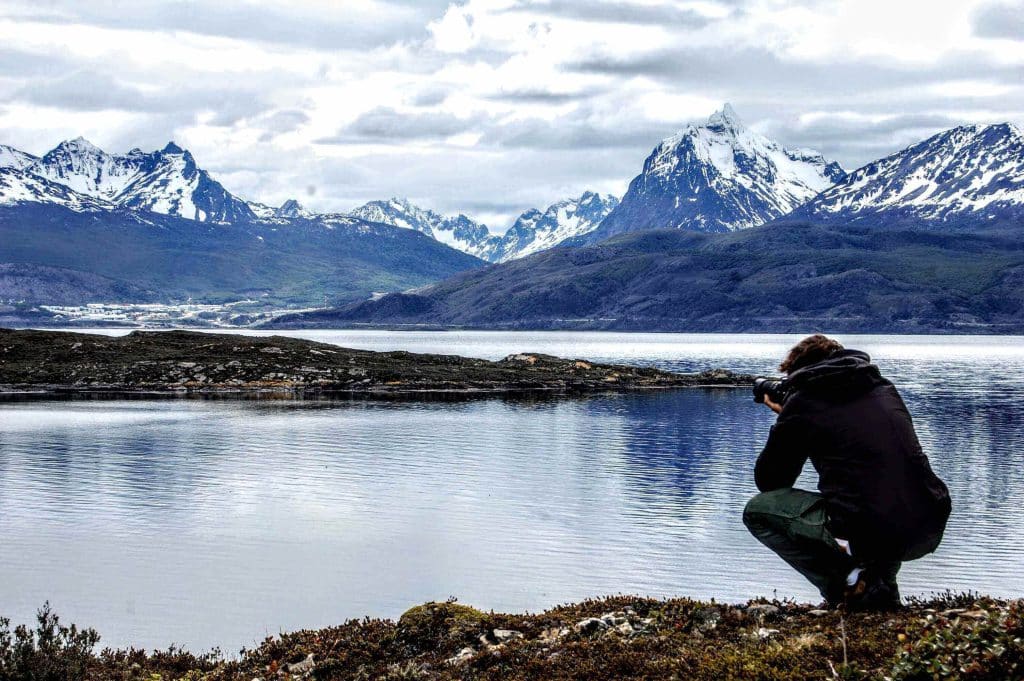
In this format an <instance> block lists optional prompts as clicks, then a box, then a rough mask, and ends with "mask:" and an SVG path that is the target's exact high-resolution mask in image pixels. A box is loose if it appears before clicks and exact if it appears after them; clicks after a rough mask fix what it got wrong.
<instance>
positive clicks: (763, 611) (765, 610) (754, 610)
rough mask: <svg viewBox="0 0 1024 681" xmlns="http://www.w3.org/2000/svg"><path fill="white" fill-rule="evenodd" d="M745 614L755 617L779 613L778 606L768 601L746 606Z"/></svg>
mask: <svg viewBox="0 0 1024 681" xmlns="http://www.w3.org/2000/svg"><path fill="white" fill-rule="evenodd" d="M747 614H748V615H752V616H755V617H771V616H773V615H778V614H779V609H778V607H776V606H774V605H772V604H770V603H758V604H756V605H751V606H750V607H748V608H747Z"/></svg>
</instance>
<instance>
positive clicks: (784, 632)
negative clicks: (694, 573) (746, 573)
mask: <svg viewBox="0 0 1024 681" xmlns="http://www.w3.org/2000/svg"><path fill="white" fill-rule="evenodd" d="M98 643H99V636H98V634H96V632H94V631H92V630H90V629H85V630H79V629H78V628H76V627H75V626H73V625H72V626H65V625H63V624H62V623H61V622H60V620H59V618H58V617H57V616H56V615H55V614H53V613H52V612H51V611H50V610H49V608H48V607H46V606H44V608H43V609H42V610H40V612H39V615H38V622H37V625H36V627H35V629H30V628H28V627H25V626H20V627H17V628H16V629H14V630H12V629H11V628H10V625H9V622H7V621H6V620H3V619H0V679H3V680H4V681H8V680H9V681H64V680H70V679H86V680H90V681H91V680H94V679H95V680H98V679H104V680H120V681H135V680H140V681H142V680H145V681H165V680H171V679H187V680H189V681H199V680H208V681H221V680H225V681H226V680H236V679H241V680H244V681H253V680H254V679H260V680H262V681H270V680H271V679H282V680H285V679H287V680H290V679H358V680H361V681H362V680H365V681H369V680H370V679H385V680H391V679H993V680H996V679H998V680H1000V681H1002V680H1004V679H1024V602H1022V601H1001V600H996V599H991V598H985V597H978V596H974V595H970V594H966V595H946V596H943V597H939V598H935V599H932V600H928V601H915V602H913V603H912V604H911V605H910V606H909V607H908V608H907V609H906V610H904V611H901V612H899V613H873V614H847V615H845V616H844V615H841V614H840V613H838V612H835V611H822V610H816V609H814V608H813V607H812V606H808V605H798V604H794V603H782V602H772V603H764V602H751V603H748V604H746V605H744V606H730V605H721V604H717V603H715V602H710V603H704V602H698V601H691V600H687V599H672V600H663V601H660V600H652V599H646V598H637V597H625V596H620V597H612V598H607V599H601V600H589V601H585V602H582V603H578V604H573V605H566V606H561V607H558V608H554V609H552V610H549V611H547V612H544V613H541V614H536V615H529V614H528V615H507V614H497V613H485V612H481V611H479V610H475V609H473V608H470V607H467V606H464V605H460V604H458V603H454V602H448V603H427V604H424V605H421V606H417V607H415V608H412V609H411V610H409V611H408V612H406V613H405V614H404V615H403V616H402V617H401V618H400V619H399V620H398V622H393V621H390V620H376V619H365V620H351V621H349V622H346V623H344V624H341V625H339V626H336V627H331V628H327V629H320V630H316V631H312V630H310V631H298V632H295V633H291V634H285V635H283V636H281V637H278V638H268V639H267V640H266V641H265V642H264V643H263V644H262V645H261V646H259V647H258V648H256V649H255V650H243V651H242V652H241V654H240V655H239V656H238V657H237V658H236V659H232V660H226V659H224V658H222V657H221V656H220V655H219V653H216V652H214V653H210V654H207V655H204V656H196V655H193V654H192V653H188V652H185V651H181V650H176V649H171V650H168V651H162V652H153V653H146V652H143V651H138V650H110V649H105V650H102V651H100V652H96V649H97V647H98Z"/></svg>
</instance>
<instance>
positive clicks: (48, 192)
mask: <svg viewBox="0 0 1024 681" xmlns="http://www.w3.org/2000/svg"><path fill="white" fill-rule="evenodd" d="M19 203H53V204H57V205H59V206H64V207H66V208H70V209H72V210H76V211H83V210H112V209H113V208H114V205H113V204H112V203H110V202H109V201H104V200H102V199H94V198H92V197H91V196H86V195H85V194H80V193H78V192H76V191H74V190H73V189H69V188H68V187H65V186H64V185H62V184H58V183H56V182H51V181H50V180H47V179H46V178H44V177H39V176H38V175H32V174H30V173H26V172H24V171H21V170H19V169H17V168H13V167H6V168H0V205H14V204H19Z"/></svg>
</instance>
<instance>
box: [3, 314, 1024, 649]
mask: <svg viewBox="0 0 1024 681" xmlns="http://www.w3.org/2000/svg"><path fill="white" fill-rule="evenodd" d="M103 333H124V331H109V330H108V331H103ZM278 333H282V332H278ZM287 334H288V335H294V336H301V337H305V338H311V339H313V340H319V341H323V342H329V343H335V344H338V345H342V346H347V347H357V348H366V349H372V350H392V349H404V350H411V351H417V352H441V353H450V354H461V355H467V356H476V357H484V358H488V359H498V358H501V357H503V356H505V355H508V354H511V353H513V352H544V353H548V354H553V355H559V356H566V357H579V358H585V359H590V360H595V361H617V362H629V363H637V364H645V365H652V366H658V367H661V368H666V369H672V370H678V371H693V370H701V369H706V368H711V367H726V368H730V369H734V370H737V371H747V372H753V373H759V374H770V373H772V372H773V368H774V366H775V365H777V363H778V361H779V359H780V358H781V356H782V355H783V354H784V353H785V351H786V349H787V348H788V347H790V346H791V345H792V344H793V343H794V342H795V341H796V340H798V337H796V336H778V335H772V336H753V335H715V334H701V335H693V334H625V333H595V332H585V333H573V332H537V333H534V332H401V333H398V332H384V331H301V332H287ZM840 340H841V341H843V342H844V343H845V344H846V345H847V346H848V347H856V348H859V349H863V350H866V351H868V352H870V353H871V354H872V355H873V357H874V359H875V361H876V362H877V363H878V364H879V365H880V366H881V368H882V370H883V373H885V374H886V375H887V376H889V377H890V378H892V379H893V380H894V381H895V382H896V383H897V385H898V387H899V388H900V390H901V392H902V393H903V395H904V398H905V400H906V401H907V403H908V406H909V408H910V411H911V413H912V414H913V416H914V418H915V422H916V424H917V428H918V432H919V435H920V436H921V440H922V443H923V444H924V446H925V449H926V451H927V452H928V454H929V456H930V457H931V460H932V465H933V467H934V468H935V469H936V471H937V472H938V473H939V474H940V476H941V477H942V478H943V479H944V480H946V482H947V484H948V485H949V486H950V488H951V491H952V494H953V498H954V515H953V518H952V520H951V523H950V527H949V530H948V532H947V536H946V539H945V541H944V542H943V544H942V546H941V547H940V549H939V551H938V552H937V553H936V554H934V555H931V556H928V557H926V558H924V559H922V560H920V561H916V562H914V563H911V564H908V565H907V566H905V568H904V571H903V573H901V585H902V588H903V590H904V593H905V594H928V593H930V592H935V591H943V590H946V589H951V590H968V589H972V590H975V591H980V592H984V593H989V594H993V595H997V596H1019V595H1020V594H1021V592H1022V591H1024V557H1022V555H1021V553H1020V551H1019V550H1018V549H1017V548H1016V536H1015V535H1016V533H1017V532H1019V530H1020V528H1022V527H1024V506H1022V504H1021V503H1020V500H1021V499H1022V498H1024V496H1022V493H1024V479H1022V476H1021V461H1022V454H1021V452H1022V451H1024V432H1022V428H1021V424H1022V423H1024V407H1022V406H1021V405H1022V404H1024V380H1022V378H1021V377H1022V376H1024V344H1022V343H1021V339H1020V338H1017V337H896V336H840ZM773 419H774V415H773V414H771V413H770V412H769V411H768V410H767V409H765V408H764V407H761V406H759V405H755V404H754V403H753V402H752V401H751V398H750V395H749V393H748V391H746V390H732V389H713V390H682V391H673V392H657V393H646V394H645V393H639V394H624V395H622V394H620V395H615V394H609V395H597V396H590V397H586V398H577V399H564V398H531V399H522V398H519V399H502V398H488V399H474V400H431V401H406V400H373V399H355V400H348V399H346V400H279V399H161V400H153V399H147V400H138V399H131V400H127V399H120V400H11V399H7V400H4V401H2V402H0V615H3V616H7V617H10V618H12V620H14V621H17V622H25V621H29V620H30V619H31V617H32V614H33V612H34V610H35V608H37V607H38V606H39V605H41V604H42V603H43V602H44V601H45V600H50V602H51V603H52V604H53V606H54V608H55V609H56V610H57V612H59V613H60V614H61V615H62V616H63V617H65V618H66V619H68V620H71V621H75V622H78V623H80V624H85V625H89V626H94V627H96V628H97V629H99V631H100V632H101V634H102V635H103V636H104V640H103V642H104V643H105V644H108V645H136V646H144V647H147V648H151V647H156V646H160V647H163V646H166V645H168V644H170V643H177V644H181V645H185V646H187V647H189V648H191V649H193V650H203V649H206V648H209V647H211V646H221V647H223V648H224V649H225V650H226V651H228V652H232V651H235V650H237V649H238V648H239V647H240V646H243V645H247V646H251V645H253V644H255V643H256V642H258V641H259V640H261V639H262V638H263V637H264V636H267V635H274V634H276V633H278V632H280V631H288V630H293V629H298V628H309V627H319V626H327V625H330V624H335V623H338V622H340V621H343V620H345V619H347V618H351V617H362V616H364V615H372V616H387V617H395V616H397V615H399V614H401V612H402V611H404V610H405V609H406V608H408V607H410V606H412V605H415V604H417V603H421V602H423V601H426V600H430V599H445V598H448V597H449V596H455V597H458V598H459V600H460V601H461V602H464V603H468V604H472V605H475V606H477V607H481V608H484V609H495V610H511V611H523V610H539V609H543V608H546V607H550V606H553V605H555V604H558V603H563V602H568V601H576V600H580V599H582V598H586V597H589V596H600V595H607V594H613V593H639V594H647V595H653V596H691V597H694V598H702V599H706V598H711V597H714V598H716V599H718V600H725V601H745V600H747V599H749V598H752V597H755V596H768V597H771V596H778V597H780V598H782V597H785V598H796V599H799V600H801V601H816V600H817V596H816V594H815V593H814V591H813V589H811V588H810V587H809V586H808V585H806V584H804V583H803V581H802V578H800V577H799V575H796V574H795V573H793V572H792V571H791V570H790V569H789V568H788V567H787V566H786V565H784V564H783V563H782V562H781V561H780V560H779V559H778V558H776V557H775V556H774V555H772V554H771V553H770V552H768V551H767V550H766V549H764V548H763V547H761V546H760V545H759V544H757V542H756V541H754V540H753V539H752V538H751V537H750V536H749V535H748V534H747V532H746V530H745V528H744V527H743V525H742V522H741V521H740V513H741V511H742V508H743V504H744V503H745V502H746V500H747V498H749V497H750V496H751V495H753V494H754V493H755V491H756V490H755V488H754V485H753V480H752V475H751V468H752V466H753V462H754V459H755V458H756V455H757V453H758V452H759V451H760V446H761V444H762V443H763V441H764V438H765V437H766V435H767V431H768V428H769V427H770V425H771V423H772V421H773ZM808 468H809V467H808ZM800 485H801V486H805V487H808V488H813V486H814V476H813V471H810V470H808V471H805V475H804V476H803V478H802V479H801V481H800Z"/></svg>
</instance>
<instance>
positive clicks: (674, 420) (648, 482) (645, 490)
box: [588, 389, 774, 517]
mask: <svg viewBox="0 0 1024 681" xmlns="http://www.w3.org/2000/svg"><path fill="white" fill-rule="evenodd" d="M588 407H589V409H588V411H589V413H590V414H602V415H605V414H613V415H614V416H616V417H617V418H618V419H619V420H620V427H621V430H622V433H621V436H620V442H619V443H618V445H619V446H618V450H619V451H620V452H621V456H622V462H623V465H624V470H622V471H621V472H622V474H623V476H624V479H625V480H626V482H627V484H628V486H629V496H630V499H631V501H632V503H634V504H637V505H639V506H642V505H645V504H654V505H657V506H658V507H660V508H664V506H665V504H666V503H667V502H668V501H669V500H671V503H672V504H673V505H674V506H675V507H676V509H675V510H676V511H677V512H678V513H679V514H681V515H682V516H684V517H685V516H688V515H692V514H694V513H698V514H705V513H707V512H708V511H709V510H713V509H709V505H711V506H713V505H714V504H716V503H719V504H722V508H723V510H724V509H726V508H732V507H734V506H735V505H736V500H737V499H739V498H740V497H742V496H744V495H749V494H753V493H754V492H755V491H756V490H755V489H754V487H753V475H752V469H753V464H754V460H755V458H756V456H757V454H758V453H759V452H760V449H761V445H762V444H763V441H764V438H765V437H766V436H767V433H768V428H769V426H770V424H771V422H772V421H773V420H774V419H773V415H772V414H771V413H770V412H768V411H767V410H766V409H765V408H764V407H761V406H758V405H756V404H754V403H753V401H752V400H751V399H750V397H749V395H748V394H747V392H746V391H740V390H734V389H728V390H727V389H707V390H703V389H701V390H682V391H670V392H659V393H643V394H632V395H625V396H622V397H620V398H617V399H609V400H602V401H593V402H591V403H589V405H588ZM733 510H735V509H733Z"/></svg>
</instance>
